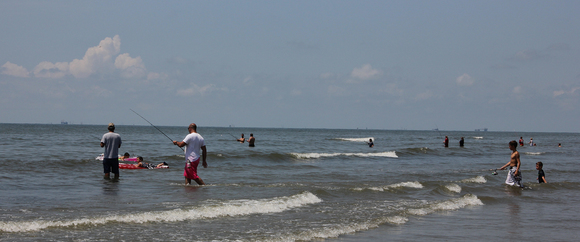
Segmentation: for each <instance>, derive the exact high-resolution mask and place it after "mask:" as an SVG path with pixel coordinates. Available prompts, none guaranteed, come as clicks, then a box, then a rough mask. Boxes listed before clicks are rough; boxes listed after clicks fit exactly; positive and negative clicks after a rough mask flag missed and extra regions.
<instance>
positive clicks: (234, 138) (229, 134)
mask: <svg viewBox="0 0 580 242" xmlns="http://www.w3.org/2000/svg"><path fill="white" fill-rule="evenodd" d="M228 134H229V135H231V136H232V137H234V139H236V140H237V139H238V137H236V136H234V135H233V134H230V133H228Z"/></svg>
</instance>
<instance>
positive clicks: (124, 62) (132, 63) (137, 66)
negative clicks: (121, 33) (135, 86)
mask: <svg viewBox="0 0 580 242" xmlns="http://www.w3.org/2000/svg"><path fill="white" fill-rule="evenodd" d="M115 68H117V69H119V70H121V76H122V77H124V78H142V77H145V76H146V75H147V69H145V64H143V60H141V57H140V56H137V57H135V58H132V57H131V56H129V54H128V53H125V54H121V55H119V56H117V58H116V59H115Z"/></svg>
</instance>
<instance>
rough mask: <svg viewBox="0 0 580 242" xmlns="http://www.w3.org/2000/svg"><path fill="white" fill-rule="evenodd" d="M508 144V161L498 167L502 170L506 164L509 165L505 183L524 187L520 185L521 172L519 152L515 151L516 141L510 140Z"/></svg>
mask: <svg viewBox="0 0 580 242" xmlns="http://www.w3.org/2000/svg"><path fill="white" fill-rule="evenodd" d="M509 146H510V150H511V151H512V155H511V157H510V161H509V162H508V163H507V164H505V165H504V166H502V167H501V168H499V169H500V170H503V169H505V168H506V167H508V166H509V167H510V169H509V172H508V175H507V178H506V180H505V184H508V185H510V186H514V185H516V186H519V187H524V186H523V185H522V174H521V173H520V165H521V162H520V152H518V151H517V147H518V142H516V141H515V140H512V141H510V143H509Z"/></svg>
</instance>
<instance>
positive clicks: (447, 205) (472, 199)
mask: <svg viewBox="0 0 580 242" xmlns="http://www.w3.org/2000/svg"><path fill="white" fill-rule="evenodd" d="M476 205H477V206H481V205H483V202H481V200H479V198H477V196H475V195H472V194H465V196H463V197H460V198H454V199H451V200H447V201H442V202H436V203H431V204H427V205H426V207H423V208H413V209H408V210H407V213H409V214H411V215H421V216H422V215H427V214H431V213H434V212H436V211H451V210H458V209H461V208H464V207H467V206H476Z"/></svg>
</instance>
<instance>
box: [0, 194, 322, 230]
mask: <svg viewBox="0 0 580 242" xmlns="http://www.w3.org/2000/svg"><path fill="white" fill-rule="evenodd" d="M320 202H322V200H321V199H320V198H318V197H317V196H316V195H314V194H312V193H310V192H303V193H300V194H296V195H292V196H287V197H277V198H271V199H259V200H232V201H225V202H218V203H216V204H213V205H210V206H208V205H204V206H199V207H194V208H189V209H174V210H169V211H157V212H142V213H131V214H122V215H111V216H99V217H93V218H79V219H73V220H65V221H58V220H57V221H54V220H52V221H50V220H37V221H28V222H5V221H0V231H3V232H29V231H39V230H43V229H47V228H51V227H61V228H62V227H75V226H83V225H92V226H96V225H103V224H107V223H110V222H116V223H139V224H140V223H148V222H179V221H186V220H197V219H207V218H217V217H225V216H244V215H250V214H267V213H280V212H283V211H286V210H289V209H293V208H297V207H302V206H306V205H309V204H315V203H320Z"/></svg>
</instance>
